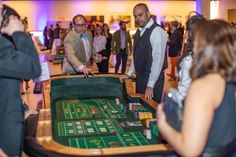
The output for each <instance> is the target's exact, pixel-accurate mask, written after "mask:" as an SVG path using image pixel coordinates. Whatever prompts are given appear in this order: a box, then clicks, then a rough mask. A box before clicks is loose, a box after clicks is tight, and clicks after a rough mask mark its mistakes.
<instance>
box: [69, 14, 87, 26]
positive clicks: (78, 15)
mask: <svg viewBox="0 0 236 157" xmlns="http://www.w3.org/2000/svg"><path fill="white" fill-rule="evenodd" d="M77 17H82V18H83V19H84V21H85V23H86V22H87V20H86V18H85V16H84V15H82V14H77V15H75V16H74V17H73V20H72V22H73V24H75V19H76V18H77Z"/></svg>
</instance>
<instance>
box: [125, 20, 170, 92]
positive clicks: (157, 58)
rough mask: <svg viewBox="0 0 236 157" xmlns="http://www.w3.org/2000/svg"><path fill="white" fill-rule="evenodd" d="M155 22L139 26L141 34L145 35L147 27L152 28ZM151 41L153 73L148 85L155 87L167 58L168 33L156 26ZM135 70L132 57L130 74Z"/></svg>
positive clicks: (151, 21)
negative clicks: (142, 26)
mask: <svg viewBox="0 0 236 157" xmlns="http://www.w3.org/2000/svg"><path fill="white" fill-rule="evenodd" d="M153 23H154V21H153V19H150V21H149V22H148V23H147V25H146V26H145V27H144V28H138V29H139V30H140V36H142V35H143V33H144V32H145V30H146V29H147V28H150V27H151V26H152V24H153ZM150 42H151V46H152V58H153V61H152V66H151V73H150V74H149V79H148V84H147V86H148V87H152V88H153V87H154V85H155V83H156V81H157V79H158V77H159V75H160V73H161V70H162V65H163V63H164V59H165V50H166V43H167V33H166V31H164V30H163V29H162V28H161V27H155V28H154V29H153V31H152V34H151V36H150ZM134 72H135V67H134V61H133V59H132V63H131V66H130V70H129V72H128V74H127V75H128V76H131V75H132V74H133V73H134Z"/></svg>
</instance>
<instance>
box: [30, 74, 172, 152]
mask: <svg viewBox="0 0 236 157" xmlns="http://www.w3.org/2000/svg"><path fill="white" fill-rule="evenodd" d="M118 77H119V75H114V74H106V75H95V76H91V77H87V78H85V77H84V76H81V75H71V76H65V75H63V76H56V77H52V78H51V79H50V80H49V81H45V82H44V83H43V100H42V109H41V110H40V111H39V115H38V116H37V118H35V121H37V123H32V124H36V126H35V130H36V132H35V141H34V142H33V144H28V146H26V147H27V148H28V150H27V151H28V152H34V154H38V156H40V155H39V154H41V155H42V154H43V155H42V156H140V155H144V156H146V155H153V154H156V155H162V154H168V153H169V152H171V149H169V147H168V145H167V144H165V143H163V141H162V139H161V138H160V135H159V132H158V127H157V124H156V112H155V110H156V106H157V103H156V102H154V101H147V100H145V99H144V95H142V94H137V93H135V92H134V88H133V84H134V83H133V82H132V80H131V79H127V80H126V81H125V82H124V83H121V82H120V81H119V78H118ZM30 130H32V128H31V129H30ZM32 145H37V147H33V146H32ZM30 149H32V150H30ZM40 152H41V153H40ZM32 156H33V155H32ZM36 156H37V155H36Z"/></svg>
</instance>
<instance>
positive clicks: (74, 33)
mask: <svg viewBox="0 0 236 157" xmlns="http://www.w3.org/2000/svg"><path fill="white" fill-rule="evenodd" d="M72 22H73V26H74V29H73V30H71V31H70V32H69V33H68V34H67V36H66V38H65V40H64V46H65V58H64V61H63V69H62V72H63V73H66V74H76V73H81V72H82V73H83V74H84V75H89V74H93V70H92V69H91V68H89V66H91V64H92V60H94V59H95V60H96V62H101V57H98V56H96V52H95V49H94V47H93V38H92V35H91V34H90V33H89V32H88V31H87V28H86V19H85V17H84V16H83V15H81V14H78V15H76V16H75V17H74V18H73V21H72Z"/></svg>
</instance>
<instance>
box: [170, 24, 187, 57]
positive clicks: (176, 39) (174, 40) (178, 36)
mask: <svg viewBox="0 0 236 157" xmlns="http://www.w3.org/2000/svg"><path fill="white" fill-rule="evenodd" d="M182 42H183V35H182V32H180V31H179V29H176V30H175V31H174V32H173V33H172V34H171V36H170V41H169V42H167V45H168V46H169V57H176V56H179V55H180V51H181V48H182Z"/></svg>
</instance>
